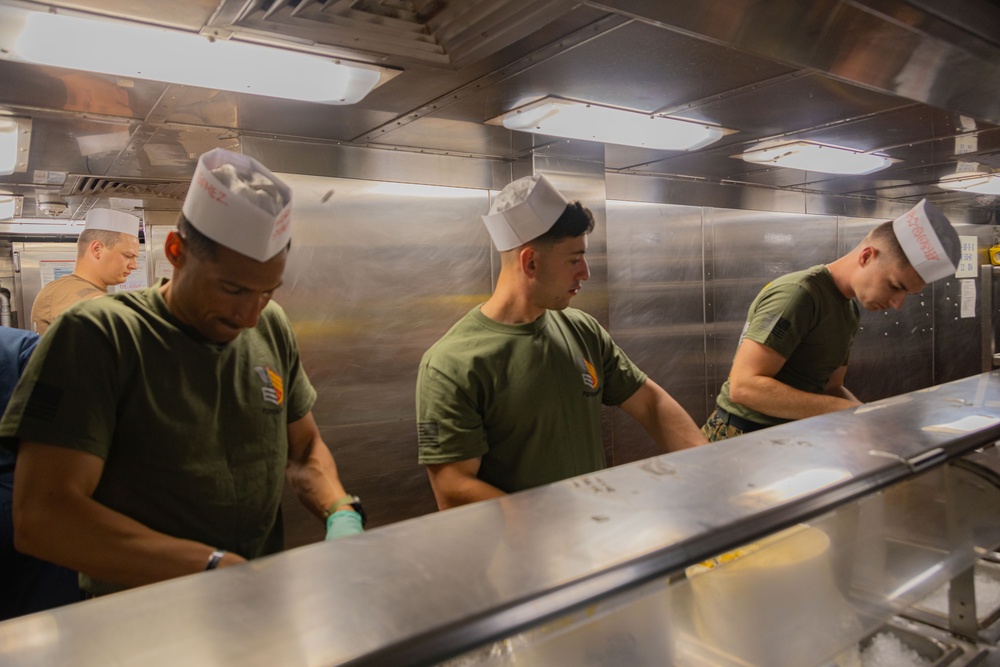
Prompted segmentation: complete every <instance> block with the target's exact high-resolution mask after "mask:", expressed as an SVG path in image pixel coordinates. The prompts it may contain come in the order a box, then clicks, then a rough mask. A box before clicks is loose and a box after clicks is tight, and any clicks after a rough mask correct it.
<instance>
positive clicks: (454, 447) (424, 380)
mask: <svg viewBox="0 0 1000 667" xmlns="http://www.w3.org/2000/svg"><path fill="white" fill-rule="evenodd" d="M416 404H417V444H418V448H419V449H418V452H419V454H418V461H419V462H420V463H421V464H435V463H453V462H456V461H465V460H467V459H473V458H478V457H481V456H483V455H484V454H486V452H487V451H488V449H489V447H488V445H487V442H486V431H485V428H484V426H483V420H482V416H481V415H480V412H479V410H478V408H477V407H476V405H475V402H474V401H473V400H472V398H471V397H470V396H469V395H468V393H467V391H466V390H465V389H463V388H460V387H459V386H458V384H457V383H456V382H455V380H454V379H453V378H452V377H450V376H449V374H448V373H446V372H444V371H443V370H441V369H439V368H437V367H436V366H435V365H434V364H433V361H432V359H430V358H427V357H425V358H424V360H423V361H422V362H421V364H420V368H419V370H418V371H417V392H416Z"/></svg>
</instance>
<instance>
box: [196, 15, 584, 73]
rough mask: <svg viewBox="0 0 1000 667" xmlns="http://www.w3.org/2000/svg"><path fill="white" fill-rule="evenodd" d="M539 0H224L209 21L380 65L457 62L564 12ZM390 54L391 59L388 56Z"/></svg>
mask: <svg viewBox="0 0 1000 667" xmlns="http://www.w3.org/2000/svg"><path fill="white" fill-rule="evenodd" d="M576 4H579V3H577V2H571V1H570V0H562V1H558V2H538V1H537V0H224V1H223V3H222V5H221V6H220V7H219V9H218V11H217V12H216V14H215V16H214V17H213V19H212V21H210V22H209V25H208V26H207V27H208V28H217V29H224V30H226V31H233V32H235V33H239V32H240V31H247V32H250V33H257V34H260V33H264V34H265V35H272V36H273V35H280V36H281V37H282V38H285V39H286V40H289V41H293V42H295V43H297V44H301V45H302V46H303V47H308V46H310V45H311V46H318V47H324V48H327V49H330V48H332V49H334V50H338V49H339V50H341V51H343V50H346V51H348V52H352V53H360V54H367V55H373V56H377V57H379V59H380V61H382V62H380V63H379V64H390V65H391V64H397V65H405V64H407V63H414V62H417V63H421V64H424V65H430V66H435V67H445V68H452V69H461V68H463V67H466V66H468V65H471V64H473V63H475V62H478V61H480V60H482V59H484V58H486V57H488V56H490V55H492V54H494V53H496V52H497V51H499V50H500V49H502V48H504V47H506V46H509V45H510V44H512V43H514V42H515V41H517V40H519V39H521V38H522V37H525V36H527V35H529V34H531V33H533V32H536V31H537V30H538V28H539V27H540V26H542V25H544V24H546V23H548V22H550V21H553V20H555V19H557V18H559V17H560V16H562V15H563V14H565V13H566V12H567V11H568V10H569V9H571V8H572V7H573V6H574V5H576ZM386 60H388V62H385V61H386Z"/></svg>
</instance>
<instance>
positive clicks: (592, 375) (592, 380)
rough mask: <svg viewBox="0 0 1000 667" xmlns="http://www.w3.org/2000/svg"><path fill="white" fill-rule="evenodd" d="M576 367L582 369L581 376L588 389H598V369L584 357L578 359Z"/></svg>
mask: <svg viewBox="0 0 1000 667" xmlns="http://www.w3.org/2000/svg"><path fill="white" fill-rule="evenodd" d="M576 365H577V366H579V367H580V370H581V371H583V373H581V376H582V377H583V384H584V386H586V387H587V388H588V389H597V385H598V384H599V382H598V379H597V369H596V368H594V365H593V364H591V363H590V362H589V361H587V360H586V359H584V358H583V357H577V358H576Z"/></svg>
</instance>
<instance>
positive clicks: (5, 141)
mask: <svg viewBox="0 0 1000 667" xmlns="http://www.w3.org/2000/svg"><path fill="white" fill-rule="evenodd" d="M30 142H31V119H29V118H12V117H8V116H0V174H13V173H14V172H25V171H27V170H28V144H29V143H30Z"/></svg>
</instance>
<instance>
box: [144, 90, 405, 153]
mask: <svg viewBox="0 0 1000 667" xmlns="http://www.w3.org/2000/svg"><path fill="white" fill-rule="evenodd" d="M177 88H180V89H181V92H180V96H179V98H178V99H177V100H176V101H175V103H174V104H173V106H172V107H171V108H170V110H169V112H168V113H167V114H166V115H165V116H164V118H163V122H167V123H185V124H193V125H209V126H215V127H223V128H231V129H233V130H238V131H241V132H264V133H267V134H272V135H284V136H288V137H311V138H315V139H329V140H335V141H350V140H351V139H353V138H354V137H355V136H357V135H358V134H362V133H363V132H365V131H366V130H367V129H368V128H370V127H372V126H375V125H379V124H381V123H385V122H387V121H389V120H390V119H392V118H395V115H394V114H392V113H389V112H379V111H373V110H371V109H368V108H364V107H359V106H351V107H341V106H333V105H329V104H318V103H310V102H295V101H292V100H282V99H277V98H274V97H263V96H260V95H240V94H237V93H229V92H223V91H213V90H207V89H204V88H184V87H177Z"/></svg>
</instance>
